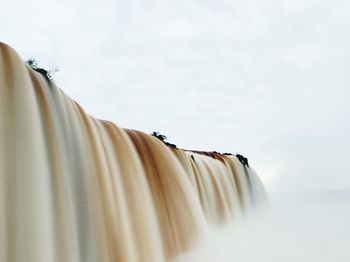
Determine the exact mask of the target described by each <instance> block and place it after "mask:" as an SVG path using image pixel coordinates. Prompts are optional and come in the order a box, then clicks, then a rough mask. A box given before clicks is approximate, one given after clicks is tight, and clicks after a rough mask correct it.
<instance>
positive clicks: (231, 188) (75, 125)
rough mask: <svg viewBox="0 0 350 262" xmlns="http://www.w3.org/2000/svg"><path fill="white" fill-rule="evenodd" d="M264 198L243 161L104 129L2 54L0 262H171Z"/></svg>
mask: <svg viewBox="0 0 350 262" xmlns="http://www.w3.org/2000/svg"><path fill="white" fill-rule="evenodd" d="M263 199H264V193H263V189H262V186H261V184H260V182H259V179H258V178H257V176H256V174H255V172H254V170H253V169H252V168H248V167H246V166H243V165H242V164H241V163H240V162H239V161H238V159H237V158H236V157H235V156H222V155H218V154H205V153H204V152H191V151H185V150H181V149H176V148H170V147H167V146H166V145H165V144H164V143H163V142H161V141H160V140H158V139H157V138H155V137H152V136H150V135H147V134H145V133H142V132H139V131H135V130H128V129H122V128H120V127H118V126H116V125H115V124H113V123H111V122H108V121H103V120H98V119H95V118H93V117H91V116H89V115H88V114H87V113H86V112H85V111H84V110H83V109H82V108H81V107H80V106H79V105H78V104H77V103H76V102H75V101H73V100H72V99H70V98H69V97H68V96H67V95H65V94H64V92H63V91H62V90H60V89H59V88H57V87H56V86H55V84H54V83H51V84H49V83H48V82H47V80H46V79H45V78H44V77H43V76H42V75H41V74H39V73H37V72H35V71H33V70H32V69H30V68H29V67H28V66H27V65H26V64H25V63H24V62H23V61H22V59H21V58H20V57H19V56H18V55H17V54H16V53H15V51H13V50H12V49H11V48H10V47H8V46H6V45H4V44H1V43H0V261H9V262H19V261H29V262H32V261H33V262H40V261H43V262H51V261H67V262H69V261H84V262H85V261H107V262H109V261H121V262H126V261H127V262H129V261H145V262H147V261H151V262H157V261H171V260H172V259H173V258H174V257H176V256H177V255H179V254H181V253H183V252H186V251H188V250H190V249H191V248H193V247H194V246H195V244H196V242H197V240H198V239H199V238H200V237H201V235H203V234H204V233H205V232H206V230H207V228H208V227H210V226H217V225H221V224H224V223H226V222H230V221H232V220H233V219H239V218H240V217H244V215H245V214H246V212H247V210H249V209H251V208H252V207H254V206H255V205H256V203H257V202H260V201H262V200H263Z"/></svg>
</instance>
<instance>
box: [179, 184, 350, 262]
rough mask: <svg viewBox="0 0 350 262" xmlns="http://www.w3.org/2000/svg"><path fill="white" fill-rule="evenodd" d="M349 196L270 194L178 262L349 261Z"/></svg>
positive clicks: (345, 192) (331, 193) (334, 193)
mask: <svg viewBox="0 0 350 262" xmlns="http://www.w3.org/2000/svg"><path fill="white" fill-rule="evenodd" d="M349 205H350V191H348V190H343V191H329V192H324V193H318V194H314V195H311V196H310V194H309V195H296V194H292V195H288V196H287V195H283V194H275V195H273V194H272V195H270V204H269V206H268V207H265V208H264V210H260V211H259V213H258V214H257V213H255V214H254V216H252V217H250V218H249V219H246V220H242V221H240V222H237V223H234V224H232V225H230V226H227V227H221V228H216V229H214V230H212V231H210V232H209V233H208V235H207V237H206V239H205V240H204V241H203V242H202V243H201V245H200V246H199V247H198V248H197V249H196V251H194V252H191V253H188V254H186V255H185V256H183V257H181V258H179V261H183V260H184V261H200V262H211V261H220V262H231V261H237V262H275V261H276V262H277V261H284V262H305V261H318V262H326V261H327V262H328V261H337V262H347V261H349V260H350V250H349V243H350V223H349V221H350V210H349Z"/></svg>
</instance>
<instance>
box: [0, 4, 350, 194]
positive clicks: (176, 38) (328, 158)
mask: <svg viewBox="0 0 350 262" xmlns="http://www.w3.org/2000/svg"><path fill="white" fill-rule="evenodd" d="M349 27H350V2H349V1H340V0H333V1H322V0H318V1H316V0H315V1H311V0H303V1H301V0H280V1H272V0H265V1H262V0H252V1H248V0H236V1H234V0H231V1H225V0H215V1H214V0H211V1H209V0H192V1H189V0H177V1H159V0H152V1H150V0H148V1H146V0H127V1H119V0H118V1H117V0H116V1H107V0H84V1H83V0H69V1H64V0H60V1H53V0H45V1H43V0H42V1H39V0H31V1H21V0H12V1H6V2H4V3H1V8H0V41H3V42H5V43H7V44H10V45H11V46H12V47H14V48H15V49H16V50H17V51H18V52H19V53H20V55H21V56H22V57H23V58H24V59H26V58H29V57H35V58H36V59H37V60H39V61H40V62H41V65H44V66H47V67H58V68H59V69H60V71H59V73H57V74H55V75H54V78H55V79H56V82H57V84H58V85H59V86H60V87H61V88H62V89H63V90H64V91H65V92H66V93H67V94H69V95H70V96H71V97H73V98H74V99H75V100H77V101H78V102H79V103H80V104H81V105H82V106H83V107H84V108H85V109H86V111H87V112H89V113H90V114H91V115H93V116H96V117H98V118H104V119H109V120H112V121H114V122H115V123H117V124H118V125H119V126H122V127H128V128H135V129H139V130H142V131H145V132H152V131H160V132H162V133H164V134H166V135H167V136H168V137H169V141H170V142H174V143H175V144H177V145H178V146H180V147H183V148H188V149H201V150H217V151H222V152H232V153H236V152H239V153H242V154H243V155H245V156H247V157H248V158H249V160H250V163H251V164H252V165H253V166H254V167H255V169H256V170H257V172H258V173H259V174H260V175H261V177H262V179H263V181H264V183H265V184H266V185H267V189H268V190H269V191H270V192H277V191H279V192H298V191H306V192H310V191H323V190H337V189H344V188H345V189H347V188H348V189H349V188H350V175H349V169H348V168H347V162H348V156H349V155H350V139H349V134H350V122H349V116H350V105H349V101H350V97H349V96H350V91H349V84H350V74H349V69H350V49H349V46H350V37H349Z"/></svg>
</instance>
